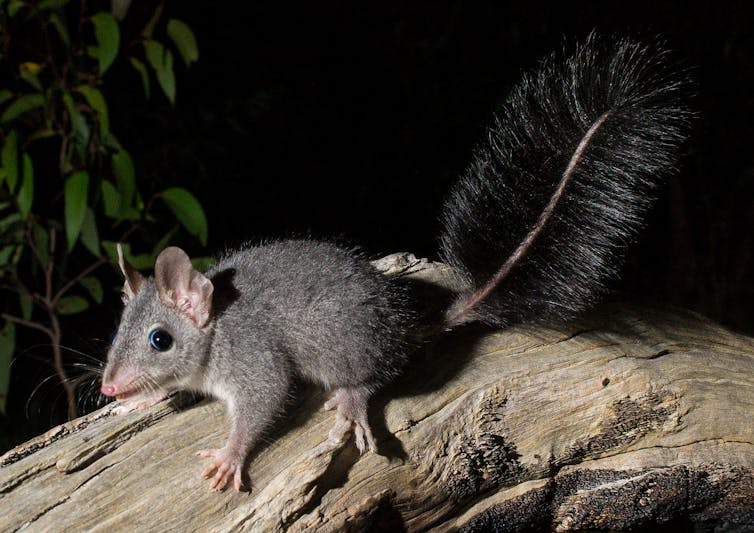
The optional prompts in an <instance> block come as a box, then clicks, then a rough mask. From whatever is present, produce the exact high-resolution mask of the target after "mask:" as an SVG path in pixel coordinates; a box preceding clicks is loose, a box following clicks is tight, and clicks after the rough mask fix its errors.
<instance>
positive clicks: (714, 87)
mask: <svg viewBox="0 0 754 533" xmlns="http://www.w3.org/2000/svg"><path fill="white" fill-rule="evenodd" d="M752 4H754V3H751V2H747V1H743V0H741V1H738V2H735V1H731V2H699V1H696V2H669V1H653V2H649V1H646V2H580V3H572V2H555V3H553V4H550V3H539V2H526V1H518V2H494V1H490V2H462V1H456V2H448V1H439V2H373V3H368V4H367V3H361V2H311V3H300V4H299V3H288V2H277V1H263V2H257V1H251V2H212V3H211V2H177V1H174V2H168V4H167V7H166V12H167V13H168V15H170V16H175V17H177V18H180V19H182V20H184V21H185V22H186V23H187V24H188V25H189V26H190V27H191V28H192V29H193V30H194V32H195V34H196V36H197V40H198V43H199V49H200V59H199V62H198V63H197V64H195V65H193V66H192V67H191V68H190V69H185V68H183V65H182V64H180V60H178V58H176V66H177V77H178V83H177V87H178V90H177V102H176V105H175V107H174V108H171V107H170V105H169V104H168V103H167V101H166V100H165V98H164V96H163V95H161V94H160V93H159V91H158V89H157V86H156V84H154V85H153V95H152V99H151V101H150V102H147V101H145V99H144V95H143V91H142V88H141V82H140V79H139V77H138V75H137V74H136V73H135V71H133V70H131V69H130V68H128V67H127V66H126V68H120V69H117V70H115V71H114V72H113V74H112V76H111V77H110V79H109V80H108V82H107V85H106V87H105V89H106V91H107V93H106V94H108V95H109V104H110V113H111V129H113V131H114V132H115V134H116V135H117V136H118V137H119V139H120V140H121V142H122V143H123V144H124V145H125V146H126V147H127V148H128V149H129V150H130V151H131V153H132V155H133V156H134V159H135V163H136V170H137V173H138V174H139V175H140V176H143V177H148V178H149V181H150V182H151V183H153V184H154V187H156V188H157V189H159V188H164V187H166V186H169V185H175V184H179V185H182V186H185V187H187V188H189V189H190V190H192V191H193V192H195V193H196V195H197V196H198V197H199V199H200V200H201V202H202V203H203V205H204V208H205V210H206V212H207V215H208V219H209V223H210V243H209V246H208V248H206V249H205V248H202V247H200V246H199V245H198V244H197V243H196V242H195V241H190V240H186V241H183V242H180V243H179V244H182V245H184V246H185V247H186V248H187V250H188V251H189V252H191V253H192V255H193V254H202V255H204V254H207V253H213V252H216V251H219V250H222V249H224V248H225V247H227V246H233V245H237V244H240V243H241V242H244V241H246V240H252V241H255V240H260V239H264V238H274V237H289V236H300V235H311V236H314V237H325V238H335V239H337V240H339V241H340V242H344V243H347V244H357V245H360V246H362V247H363V248H364V249H365V250H366V251H367V252H368V253H369V254H371V255H374V256H378V255H381V254H384V253H390V252H394V251H413V252H414V253H416V254H417V255H421V256H429V257H434V256H435V252H436V241H435V238H436V235H437V234H438V231H439V222H438V215H439V212H440V208H441V205H442V202H443V198H444V195H445V193H446V191H447V190H448V188H449V186H450V184H451V183H452V182H453V180H454V179H455V178H456V176H458V175H459V174H460V173H461V172H463V170H464V167H465V166H466V164H467V163H468V161H469V157H470V153H471V150H472V148H473V146H474V144H475V142H476V141H477V140H478V139H479V138H480V137H481V136H482V135H483V134H484V128H485V126H486V124H487V121H488V120H489V118H490V116H491V113H492V111H493V110H494V108H495V105H496V104H497V103H499V102H500V101H502V100H503V99H504V98H505V95H506V94H507V92H508V90H509V89H510V87H511V86H512V84H514V83H515V82H516V81H517V80H518V79H519V77H520V75H521V72H522V71H523V70H529V69H532V68H534V67H536V65H537V62H538V60H539V59H541V58H542V57H543V56H545V55H546V54H548V53H550V52H551V51H553V50H556V49H558V48H560V47H561V46H562V45H563V42H564V39H565V40H568V41H570V42H573V41H574V40H579V39H583V38H584V37H585V36H586V35H587V34H588V33H589V32H590V31H591V30H593V29H596V30H597V31H599V32H600V33H612V32H616V33H619V34H621V35H638V36H642V35H645V36H652V37H653V36H655V35H661V36H663V37H664V38H665V40H666V41H667V42H668V44H669V46H670V47H671V48H673V49H674V50H675V51H676V52H677V56H678V57H679V58H681V59H683V60H684V61H685V62H686V63H687V64H688V65H689V66H691V67H692V69H693V71H694V75H695V76H696V78H697V80H698V84H699V90H698V96H697V98H696V100H695V102H694V106H695V107H696V108H697V110H698V111H699V113H700V118H699V120H698V122H697V124H696V127H695V131H694V135H693V138H692V139H691V141H690V142H689V145H688V148H687V152H688V153H687V155H686V157H685V160H684V164H683V170H682V172H681V173H680V174H679V175H678V176H677V177H676V178H674V179H673V180H671V182H670V183H669V184H668V186H667V187H666V188H665V189H664V190H663V191H662V192H661V193H660V195H661V198H660V200H659V201H658V202H657V205H656V208H655V209H654V210H653V212H652V213H651V215H650V217H649V220H648V227H647V228H646V230H645V231H644V232H643V233H642V236H641V238H640V240H639V242H637V243H636V246H635V248H634V251H633V253H632V254H631V259H630V260H629V263H628V265H627V266H626V269H625V274H624V276H623V279H622V281H620V282H618V283H616V288H617V289H620V290H622V291H624V292H626V293H628V294H631V295H636V296H641V297H647V298H650V299H653V300H657V301H661V302H664V303H670V304H675V305H679V306H684V307H689V308H692V309H695V310H697V311H699V312H701V313H703V314H706V315H707V316H710V317H712V318H713V319H715V320H717V321H721V322H723V323H724V324H726V325H728V326H730V327H733V328H734V329H738V330H742V331H745V332H749V333H752V332H754V323H753V322H752V315H753V312H754V307H753V306H752V304H751V300H752V295H753V294H754V281H752V280H754V268H753V264H752V239H753V237H754V231H752V228H753V227H754V200H753V199H754V194H753V193H754V156H753V155H752V153H753V151H752V144H753V142H752V141H753V139H754V137H753V136H752V130H753V129H754V120H753V118H754V117H753V116H752V108H753V107H754V93H753V92H752V88H753V87H754V84H753V83H752V79H753V78H754V47H753V46H752V45H753V44H754V35H753V34H752V20H754V8H752ZM149 9H151V8H149ZM149 9H145V12H146V11H149ZM132 11H133V13H132V14H129V16H139V3H138V2H135V3H134V5H133V6H132ZM126 64H127V62H126ZM137 251H138V250H137ZM113 279H114V281H113V283H117V279H116V278H115V277H114V278H113ZM118 312H119V310H118V306H117V302H116V303H114V304H113V305H108V306H106V307H105V308H103V310H102V313H101V315H100V318H101V320H100V321H94V322H89V321H85V320H80V321H75V320H74V321H70V322H68V323H67V324H66V339H65V342H66V343H68V344H69V345H72V346H74V347H77V349H82V350H85V351H87V352H88V353H91V354H93V355H96V356H100V357H104V353H105V345H104V344H102V343H97V342H94V341H91V339H102V338H107V337H108V335H109V329H110V328H112V327H113V324H114V323H115V321H116V320H117V316H118ZM23 369H24V363H20V364H17V365H16V366H15V367H14V374H13V380H14V381H13V386H12V390H11V398H10V404H9V409H11V411H10V412H11V414H10V418H9V419H8V421H6V427H10V428H11V430H12V431H11V432H12V433H13V435H14V437H15V440H16V441H19V440H22V439H24V438H28V437H29V436H30V435H31V434H34V433H35V432H38V431H40V429H43V428H42V427H41V426H43V425H44V424H45V423H55V422H60V416H61V415H60V413H59V412H58V411H61V409H59V408H56V409H57V410H55V409H53V408H52V407H44V408H43V409H41V411H42V416H41V418H42V419H43V421H42V422H39V420H31V421H28V420H26V418H25V417H24V416H23V415H21V414H19V413H22V411H23V404H24V402H25V400H26V398H28V396H29V394H30V391H31V387H33V385H34V380H35V379H37V378H29V379H24V378H22V377H21V375H22V373H23ZM52 398H53V399H54V395H53V396H52ZM61 402H62V399H59V400H58V403H61ZM32 418H34V416H32ZM37 418H40V417H37Z"/></svg>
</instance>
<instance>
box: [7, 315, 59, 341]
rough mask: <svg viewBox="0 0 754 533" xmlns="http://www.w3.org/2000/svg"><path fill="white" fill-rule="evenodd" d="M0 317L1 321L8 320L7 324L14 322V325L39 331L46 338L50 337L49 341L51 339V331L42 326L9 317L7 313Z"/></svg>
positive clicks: (15, 317)
mask: <svg viewBox="0 0 754 533" xmlns="http://www.w3.org/2000/svg"><path fill="white" fill-rule="evenodd" d="M0 316H2V317H3V319H5V320H8V321H9V322H15V323H16V324H19V325H21V326H25V327H27V328H32V329H36V330H39V331H41V332H42V333H44V334H45V335H47V336H48V337H50V339H52V336H53V331H52V330H51V329H50V328H48V327H46V326H43V325H42V324H38V323H37V322H32V321H31V320H24V319H23V318H18V317H17V316H13V315H9V314H7V313H3V314H2V315H0Z"/></svg>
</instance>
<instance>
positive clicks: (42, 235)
mask: <svg viewBox="0 0 754 533" xmlns="http://www.w3.org/2000/svg"><path fill="white" fill-rule="evenodd" d="M31 232H32V235H33V237H34V246H35V247H36V249H37V253H38V254H39V260H40V262H41V263H42V266H43V267H46V266H47V265H48V264H49V262H50V234H49V233H47V230H46V229H45V228H44V227H43V226H42V225H40V224H38V223H36V222H35V223H34V225H33V226H32V229H31Z"/></svg>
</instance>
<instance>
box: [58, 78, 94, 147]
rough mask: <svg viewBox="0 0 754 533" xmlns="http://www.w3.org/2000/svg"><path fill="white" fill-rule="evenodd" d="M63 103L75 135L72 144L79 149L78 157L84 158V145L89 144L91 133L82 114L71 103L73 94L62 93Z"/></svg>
mask: <svg viewBox="0 0 754 533" xmlns="http://www.w3.org/2000/svg"><path fill="white" fill-rule="evenodd" d="M63 103H64V104H65V107H66V110H67V111H68V116H69V117H70V119H71V124H72V125H73V133H74V136H75V137H74V141H75V142H74V144H75V145H76V148H77V149H78V151H79V154H78V155H79V158H80V159H84V155H85V150H86V145H87V144H89V135H90V133H91V132H90V130H89V124H88V123H87V122H86V119H85V118H84V115H82V114H81V112H80V111H79V110H78V109H77V108H76V105H75V104H74V103H73V96H71V93H69V92H64V93H63Z"/></svg>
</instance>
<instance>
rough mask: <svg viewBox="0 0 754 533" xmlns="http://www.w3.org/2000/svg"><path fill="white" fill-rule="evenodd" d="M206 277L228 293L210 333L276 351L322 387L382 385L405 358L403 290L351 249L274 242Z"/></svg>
mask: <svg viewBox="0 0 754 533" xmlns="http://www.w3.org/2000/svg"><path fill="white" fill-rule="evenodd" d="M207 275H208V276H209V277H211V278H214V279H217V280H220V279H222V278H227V280H228V281H229V283H230V284H231V285H232V288H233V290H231V291H227V294H231V293H234V296H232V297H231V298H230V299H231V301H230V302H227V303H226V309H225V311H224V312H223V313H222V314H220V316H219V318H218V325H217V328H218V334H219V335H234V336H236V337H237V338H238V339H239V340H241V339H242V340H245V342H246V343H248V344H249V346H248V347H247V349H248V350H250V351H251V352H252V353H253V351H254V350H255V349H259V348H260V347H263V348H269V349H270V350H273V351H275V352H277V353H280V354H283V356H284V357H287V358H288V360H289V363H290V364H291V365H292V366H293V367H294V369H295V371H296V372H297V373H298V374H299V375H300V376H302V377H304V378H306V379H310V380H313V381H316V382H319V383H322V384H324V385H326V386H327V387H342V386H353V385H360V384H363V383H365V382H369V383H374V382H375V381H377V382H383V381H385V380H387V379H389V378H390V377H392V376H394V375H395V373H396V372H397V371H398V370H399V369H400V367H401V366H402V362H403V361H404V360H405V357H406V352H407V351H408V348H409V346H408V344H409V343H408V341H407V338H408V337H407V334H408V332H409V331H410V329H411V327H412V325H413V321H412V318H411V313H410V312H409V311H408V310H407V308H408V298H407V296H406V294H405V291H404V290H403V289H402V287H401V286H400V285H399V284H398V283H397V282H396V281H394V280H390V279H388V278H387V277H385V276H383V275H382V274H380V273H379V272H378V271H377V270H376V269H375V268H374V267H373V266H372V265H371V264H370V263H369V262H368V261H367V260H366V259H364V258H363V257H362V256H361V255H360V254H358V253H356V252H354V251H352V250H348V249H345V248H342V247H339V246H337V245H334V244H331V243H328V242H319V241H310V240H285V241H276V242H272V243H269V244H263V245H260V246H254V247H249V248H244V249H241V250H238V251H236V252H232V253H230V254H229V255H227V256H225V257H224V258H222V259H221V260H220V261H219V262H218V263H217V264H216V265H215V266H213V267H212V268H211V269H210V270H209V271H208V272H207ZM222 305H223V304H222V303H221V307H222Z"/></svg>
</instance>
